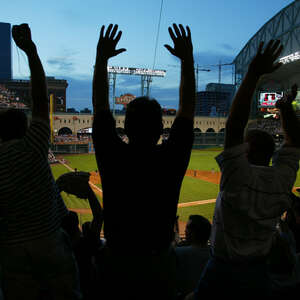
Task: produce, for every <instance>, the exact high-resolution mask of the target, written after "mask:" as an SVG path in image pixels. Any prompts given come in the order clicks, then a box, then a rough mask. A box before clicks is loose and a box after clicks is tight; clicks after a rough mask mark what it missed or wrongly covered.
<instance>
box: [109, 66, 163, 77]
mask: <svg viewBox="0 0 300 300" xmlns="http://www.w3.org/2000/svg"><path fill="white" fill-rule="evenodd" d="M107 71H108V73H117V74H127V75H148V76H158V77H165V75H166V71H165V70H153V69H145V68H131V67H118V66H108V67H107Z"/></svg>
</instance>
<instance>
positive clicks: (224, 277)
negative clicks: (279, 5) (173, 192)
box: [196, 40, 300, 299]
mask: <svg viewBox="0 0 300 300" xmlns="http://www.w3.org/2000/svg"><path fill="white" fill-rule="evenodd" d="M282 48H283V47H282V46H281V45H280V41H273V40H271V41H270V42H269V43H268V45H267V46H266V48H265V49H264V51H263V43H261V44H260V45H259V48H258V52H257V54H256V56H255V57H254V59H253V60H252V62H251V63H250V65H249V68H248V72H247V74H246V75H245V78H244V79H243V82H242V84H241V86H240V88H239V90H238V92H237V94H236V95H235V98H234V100H233V103H232V106H231V110H230V114H229V117H228V120H227V123H226V132H225V146H224V151H223V152H222V153H221V154H220V155H219V156H217V157H216V160H217V162H218V164H219V166H220V169H221V172H222V177H221V184H220V192H219V195H218V198H217V201H216V207H215V213H214V218H213V225H212V234H211V237H210V241H211V249H212V259H211V260H210V261H209V263H208V265H207V267H206V270H205V271H204V272H203V274H202V278H201V280H200V282H199V285H198V291H197V292H196V299H200V298H202V297H203V296H204V295H210V296H213V295H217V294H218V293H219V294H220V295H222V296H226V295H227V296H230V297H233V298H235V299H237V298H239V299H241V298H247V299H253V297H255V296H256V295H257V294H259V295H261V296H267V295H268V294H269V291H270V281H269V275H268V269H267V257H268V254H269V252H270V249H271V246H272V240H273V238H272V236H273V234H274V233H275V231H276V225H277V223H278V221H279V219H280V217H281V215H282V214H283V212H284V211H286V210H287V209H288V208H289V207H290V205H291V198H290V192H291V190H292V187H293V184H294V182H295V179H296V174H297V170H298V167H299V158H300V148H299V146H300V136H299V132H300V131H299V129H300V126H299V122H298V120H297V118H296V116H295V113H294V112H293V110H292V107H291V105H289V106H288V107H289V108H288V109H285V108H284V109H283V108H282V109H281V112H282V125H283V129H284V131H285V135H286V142H285V145H284V146H283V147H282V148H281V149H280V150H279V151H278V153H277V156H276V157H273V161H272V166H269V164H270V160H271V158H272V156H273V153H274V148H275V144H274V141H273V139H272V136H270V134H268V133H267V132H264V131H261V130H250V131H248V132H246V134H245V136H244V130H245V127H246V124H247V122H248V118H249V114H250V107H251V101H252V99H253V94H254V91H255V88H256V85H257V82H258V81H259V79H260V77H261V76H262V75H264V74H266V73H271V72H274V71H275V70H277V69H278V68H279V67H280V65H281V64H280V63H276V60H277V59H278V57H279V55H280V53H281V51H282ZM295 96H296V92H295V90H293V96H292V98H293V99H294V98H295ZM289 99H290V98H289ZM284 107H285V106H284ZM216 286H218V289H214V287H216Z"/></svg>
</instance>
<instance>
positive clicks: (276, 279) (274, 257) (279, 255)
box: [268, 219, 300, 298]
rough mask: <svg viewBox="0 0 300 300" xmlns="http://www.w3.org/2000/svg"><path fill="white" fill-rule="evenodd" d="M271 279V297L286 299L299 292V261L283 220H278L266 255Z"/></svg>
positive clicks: (292, 236) (294, 245)
mask: <svg viewBox="0 0 300 300" xmlns="http://www.w3.org/2000/svg"><path fill="white" fill-rule="evenodd" d="M268 268H269V273H270V278H271V296H272V297H276V296H278V298H279V297H288V296H293V295H295V294H299V292H300V260H299V257H298V256H297V254H296V242H295V239H294V235H293V233H292V231H291V230H290V229H289V226H288V223H287V222H286V219H285V220H280V221H279V223H278V225H277V231H276V233H275V234H274V235H273V244H272V248H271V251H270V253H269V255H268Z"/></svg>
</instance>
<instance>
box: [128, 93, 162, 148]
mask: <svg viewBox="0 0 300 300" xmlns="http://www.w3.org/2000/svg"><path fill="white" fill-rule="evenodd" d="M162 130H163V123H162V110H161V106H160V104H159V103H158V102H157V101H156V100H155V99H150V98H149V97H138V98H136V99H134V100H133V101H131V102H130V103H129V104H128V105H127V110H126V117H125V133H126V135H127V136H128V139H129V143H130V144H132V145H143V146H147V145H149V146H150V145H156V144H157V142H158V140H159V138H160V135H161V134H162Z"/></svg>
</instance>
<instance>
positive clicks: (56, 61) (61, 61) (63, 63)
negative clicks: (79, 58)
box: [47, 57, 74, 72]
mask: <svg viewBox="0 0 300 300" xmlns="http://www.w3.org/2000/svg"><path fill="white" fill-rule="evenodd" d="M47 64H48V65H50V66H52V67H54V68H55V69H57V70H58V71H63V72H64V71H68V72H70V71H73V70H74V63H73V62H71V61H68V58H66V57H58V58H50V59H48V60H47Z"/></svg>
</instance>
